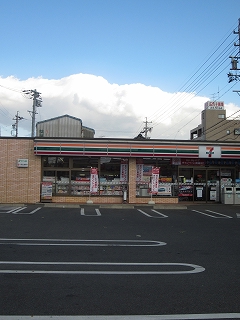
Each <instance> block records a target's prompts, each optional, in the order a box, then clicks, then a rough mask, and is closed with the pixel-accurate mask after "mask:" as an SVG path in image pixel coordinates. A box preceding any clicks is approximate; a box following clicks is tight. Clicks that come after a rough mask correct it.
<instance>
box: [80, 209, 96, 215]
mask: <svg viewBox="0 0 240 320" xmlns="http://www.w3.org/2000/svg"><path fill="white" fill-rule="evenodd" d="M95 211H96V214H85V210H84V208H81V211H80V212H81V215H82V216H86V217H99V216H101V212H100V210H99V209H95Z"/></svg>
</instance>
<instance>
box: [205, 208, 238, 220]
mask: <svg viewBox="0 0 240 320" xmlns="http://www.w3.org/2000/svg"><path fill="white" fill-rule="evenodd" d="M206 211H208V212H212V213H215V214H218V215H220V216H223V217H226V218H229V219H232V218H233V217H231V216H227V215H226V214H222V213H219V212H215V211H211V210H206ZM217 218H221V217H217Z"/></svg>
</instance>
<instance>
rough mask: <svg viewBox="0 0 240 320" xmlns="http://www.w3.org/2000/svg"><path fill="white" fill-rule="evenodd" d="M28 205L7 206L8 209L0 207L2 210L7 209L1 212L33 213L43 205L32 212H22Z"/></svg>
mask: <svg viewBox="0 0 240 320" xmlns="http://www.w3.org/2000/svg"><path fill="white" fill-rule="evenodd" d="M26 208H27V207H6V209H4V208H2V207H0V210H6V211H0V213H11V214H33V213H35V212H37V211H38V210H40V209H41V208H42V207H38V208H36V209H34V210H32V211H30V212H22V211H23V210H25V209H26Z"/></svg>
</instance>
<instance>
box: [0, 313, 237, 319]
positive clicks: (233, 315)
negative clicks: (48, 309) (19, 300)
mask: <svg viewBox="0 0 240 320" xmlns="http://www.w3.org/2000/svg"><path fill="white" fill-rule="evenodd" d="M5 319H7V320H28V319H29V320H30V319H33V320H49V319H53V320H63V319H64V320H184V319H185V320H190V319H240V313H200V314H199V313H192V314H170V315H167V314H166V315H165V314H164V315H137V316H135V315H124V316H118V315H116V316H107V315H106V316H94V315H92V316H65V315H64V316H52V315H49V316H33V315H31V316H4V315H3V316H0V320H5Z"/></svg>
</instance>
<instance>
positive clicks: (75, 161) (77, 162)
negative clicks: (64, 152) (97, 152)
mask: <svg viewBox="0 0 240 320" xmlns="http://www.w3.org/2000/svg"><path fill="white" fill-rule="evenodd" d="M72 167H73V168H89V169H90V168H91V167H94V168H98V158H90V157H81V158H80V157H76V158H72Z"/></svg>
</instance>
